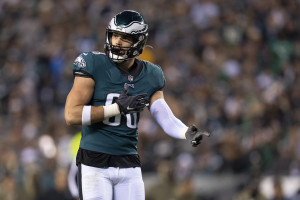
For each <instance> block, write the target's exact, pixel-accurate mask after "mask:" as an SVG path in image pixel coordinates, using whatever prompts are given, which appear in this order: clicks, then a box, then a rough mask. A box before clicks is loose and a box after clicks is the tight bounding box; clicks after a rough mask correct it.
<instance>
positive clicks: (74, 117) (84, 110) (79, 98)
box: [65, 77, 149, 125]
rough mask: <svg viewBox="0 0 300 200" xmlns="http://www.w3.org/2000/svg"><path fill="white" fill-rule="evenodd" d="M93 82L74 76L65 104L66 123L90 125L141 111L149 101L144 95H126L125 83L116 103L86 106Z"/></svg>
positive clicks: (90, 95)
mask: <svg viewBox="0 0 300 200" xmlns="http://www.w3.org/2000/svg"><path fill="white" fill-rule="evenodd" d="M94 87H95V82H94V80H93V79H91V78H83V77H75V80H74V84H73V87H72V89H71V91H70V93H69V95H68V97H67V100H66V104H65V120H66V123H67V124H68V125H81V124H82V125H90V124H93V123H97V122H101V121H103V120H104V119H107V118H110V117H113V116H116V115H119V114H120V111H121V114H124V115H126V114H128V113H134V112H141V111H142V110H143V109H144V107H145V106H146V105H147V104H148V103H149V101H148V100H147V99H145V97H146V95H145V94H141V95H136V96H128V95H127V90H128V87H127V85H126V84H125V85H124V90H123V93H122V94H121V95H120V96H119V98H118V100H117V102H116V103H113V104H111V105H105V106H88V105H87V104H88V103H89V102H90V100H91V98H92V96H93V93H94Z"/></svg>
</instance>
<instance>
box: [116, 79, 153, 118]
mask: <svg viewBox="0 0 300 200" xmlns="http://www.w3.org/2000/svg"><path fill="white" fill-rule="evenodd" d="M127 91H128V85H127V84H126V83H125V84H124V90H123V92H122V94H121V95H120V96H119V98H118V100H117V102H116V103H117V104H118V105H119V109H120V113H121V114H122V115H126V114H130V113H135V112H141V111H142V110H143V109H144V108H145V106H148V105H149V100H148V99H146V98H145V97H146V96H147V94H140V95H137V96H128V95H127Z"/></svg>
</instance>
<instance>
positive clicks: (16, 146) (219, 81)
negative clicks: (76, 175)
mask: <svg viewBox="0 0 300 200" xmlns="http://www.w3.org/2000/svg"><path fill="white" fill-rule="evenodd" d="M125 9H133V10H137V11H139V12H141V13H142V14H143V15H144V17H145V19H146V20H147V22H148V24H149V26H150V36H149V40H148V44H149V45H151V46H153V48H150V47H147V48H146V49H145V52H144V53H143V55H141V57H142V58H143V59H146V60H149V61H151V62H154V63H156V64H159V65H160V66H161V67H162V69H163V70H164V72H165V76H166V80H167V83H166V87H165V90H164V92H165V95H166V99H167V102H168V103H169V105H170V107H171V108H172V109H173V111H174V113H175V115H176V116H178V118H180V119H182V121H183V122H185V123H186V124H192V123H193V124H196V125H198V126H200V127H203V128H205V129H209V130H211V131H212V133H213V135H212V137H210V138H205V139H204V141H203V143H202V144H201V145H200V147H199V148H191V147H190V145H189V144H187V143H185V142H184V141H180V140H175V139H172V138H170V137H169V136H167V135H166V134H164V133H163V132H162V130H161V129H160V128H159V127H158V126H157V124H156V123H155V122H154V121H153V120H152V119H151V116H150V115H149V112H147V111H146V112H143V117H142V119H141V121H140V125H139V133H140V136H139V152H140V156H141V159H142V162H143V168H142V169H143V172H144V180H145V185H146V193H147V195H146V197H147V198H146V199H149V200H157V199H159V200H170V199H173V200H179V199H184V200H187V199H190V200H192V199H200V200H229V199H251V198H250V197H252V199H275V197H276V199H290V200H296V199H300V197H299V185H300V183H299V182H300V177H299V169H300V168H299V167H300V162H299V160H300V152H299V151H300V124H299V119H300V107H299V105H300V78H299V75H300V37H299V34H300V26H299V24H300V1H299V0H227V1H223V0H151V1H134V0H120V1H110V0H98V1H97V0H52V1H51V0H0V77H1V78H0V99H1V103H0V136H1V139H0V152H1V153H0V199H1V200H18V199H22V200H35V199H36V200H39V199H43V200H45V199H46V200H47V199H74V198H72V197H71V196H70V194H69V190H68V184H67V176H68V173H69V169H70V165H71V163H72V160H73V159H74V153H71V152H72V150H71V149H73V151H74V148H75V147H74V146H72V144H73V143H72V139H73V137H74V135H75V134H76V133H78V131H80V127H67V126H66V124H65V122H64V117H63V112H64V102H65V99H66V95H67V93H68V92H69V90H70V88H71V86H72V83H73V75H72V63H73V61H74V59H75V58H76V57H77V56H78V55H79V54H80V53H81V52H86V51H92V50H99V51H103V45H104V37H105V28H106V26H107V23H108V21H109V20H110V19H111V17H113V16H114V15H115V14H116V13H118V12H120V11H122V10H125Z"/></svg>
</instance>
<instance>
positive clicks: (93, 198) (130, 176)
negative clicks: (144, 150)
mask: <svg viewBox="0 0 300 200" xmlns="http://www.w3.org/2000/svg"><path fill="white" fill-rule="evenodd" d="M78 172H79V173H78V178H79V196H80V199H81V200H145V188H144V181H143V179H142V172H141V168H140V167H135V168H115V167H109V168H96V167H90V166H86V165H83V164H81V165H80V166H79V171H78Z"/></svg>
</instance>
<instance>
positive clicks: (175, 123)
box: [150, 99, 188, 139]
mask: <svg viewBox="0 0 300 200" xmlns="http://www.w3.org/2000/svg"><path fill="white" fill-rule="evenodd" d="M150 112H151V115H152V116H153V117H154V119H155V120H156V122H157V123H158V124H159V125H160V126H161V128H162V129H163V130H164V131H165V132H166V133H167V134H168V135H170V136H171V137H174V138H178V139H185V132H186V131H187V129H188V127H187V126H186V125H185V124H184V123H182V121H180V120H179V119H178V118H176V117H175V116H174V114H173V112H172V110H171V109H170V107H169V106H168V104H167V103H166V101H165V100H164V99H158V100H156V101H154V102H153V103H152V105H151V107H150Z"/></svg>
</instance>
